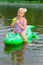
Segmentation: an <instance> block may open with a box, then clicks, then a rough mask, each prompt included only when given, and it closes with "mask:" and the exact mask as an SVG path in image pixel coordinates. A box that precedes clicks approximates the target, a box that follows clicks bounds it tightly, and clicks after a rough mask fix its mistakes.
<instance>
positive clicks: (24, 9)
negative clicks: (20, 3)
mask: <svg viewBox="0 0 43 65" xmlns="http://www.w3.org/2000/svg"><path fill="white" fill-rule="evenodd" d="M19 10H21V11H23V12H24V13H26V12H27V9H26V8H19V9H18V11H19Z"/></svg>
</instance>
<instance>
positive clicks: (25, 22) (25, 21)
mask: <svg viewBox="0 0 43 65" xmlns="http://www.w3.org/2000/svg"><path fill="white" fill-rule="evenodd" d="M18 25H19V26H20V27H21V28H22V29H23V30H25V28H26V25H27V20H26V19H24V26H22V25H21V24H19V23H18Z"/></svg>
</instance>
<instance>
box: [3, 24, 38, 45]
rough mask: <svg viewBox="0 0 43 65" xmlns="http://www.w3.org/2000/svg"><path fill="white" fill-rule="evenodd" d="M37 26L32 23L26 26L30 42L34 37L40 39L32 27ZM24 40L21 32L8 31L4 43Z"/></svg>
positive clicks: (12, 43) (15, 42)
mask: <svg viewBox="0 0 43 65" xmlns="http://www.w3.org/2000/svg"><path fill="white" fill-rule="evenodd" d="M33 28H35V26H32V25H28V26H27V27H26V30H25V32H26V37H27V40H28V42H29V43H30V42H32V39H33V38H34V39H39V37H38V35H37V34H35V33H34V32H32V29H33ZM23 42H24V40H23V38H22V37H21V36H20V34H18V33H16V34H14V33H12V32H8V33H7V34H6V37H5V38H4V43H5V44H8V45H14V44H16V45H17V44H22V43H23Z"/></svg>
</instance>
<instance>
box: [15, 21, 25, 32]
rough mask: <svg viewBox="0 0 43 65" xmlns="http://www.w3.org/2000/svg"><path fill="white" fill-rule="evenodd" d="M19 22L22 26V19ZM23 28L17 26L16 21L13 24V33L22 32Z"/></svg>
mask: <svg viewBox="0 0 43 65" xmlns="http://www.w3.org/2000/svg"><path fill="white" fill-rule="evenodd" d="M19 24H21V25H22V26H24V20H22V21H20V22H19ZM23 31H24V30H23V29H22V28H21V27H19V25H18V23H17V22H16V23H15V25H14V32H15V33H21V32H23Z"/></svg>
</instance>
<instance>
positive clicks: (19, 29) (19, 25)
mask: <svg viewBox="0 0 43 65" xmlns="http://www.w3.org/2000/svg"><path fill="white" fill-rule="evenodd" d="M26 12H27V9H26V8H19V9H18V12H17V17H16V22H15V25H14V33H19V34H20V35H21V36H22V38H23V39H24V42H27V38H26V35H25V32H24V31H25V29H26V25H27V20H26V18H25V17H24V15H25V13H26Z"/></svg>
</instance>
